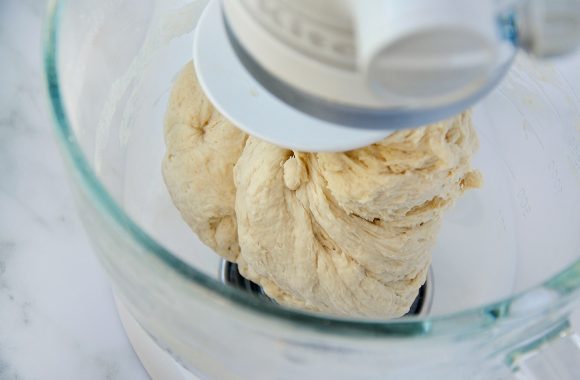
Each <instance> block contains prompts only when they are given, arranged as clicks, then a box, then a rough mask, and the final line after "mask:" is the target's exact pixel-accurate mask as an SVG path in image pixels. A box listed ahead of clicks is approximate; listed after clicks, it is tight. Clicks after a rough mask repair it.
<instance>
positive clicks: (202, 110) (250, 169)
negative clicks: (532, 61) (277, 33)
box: [163, 64, 481, 319]
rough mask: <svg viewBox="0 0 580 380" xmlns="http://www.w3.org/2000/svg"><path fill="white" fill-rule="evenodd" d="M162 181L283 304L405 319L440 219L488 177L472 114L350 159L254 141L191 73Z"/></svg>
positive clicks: (214, 241) (209, 237) (207, 236)
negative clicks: (478, 162) (476, 167)
mask: <svg viewBox="0 0 580 380" xmlns="http://www.w3.org/2000/svg"><path fill="white" fill-rule="evenodd" d="M165 139H166V144H167V154H166V156H165V159H164V163H163V173H164V177H165V181H166V184H167V187H168V189H169V191H170V194H171V196H172V198H173V201H174V203H175V205H176V207H177V208H178V209H179V210H180V212H181V214H182V216H183V218H184V219H185V221H186V222H187V223H188V224H189V226H190V227H191V228H192V230H193V231H194V232H195V233H196V234H198V236H199V237H200V239H201V240H202V241H203V242H204V243H205V244H207V245H208V246H210V247H211V248H213V249H214V250H215V251H216V252H217V253H218V254H220V255H222V256H224V257H225V258H227V259H228V260H231V261H235V262H237V263H238V265H239V268H240V271H241V273H242V274H243V275H244V276H245V277H246V278H248V279H250V280H252V281H254V282H256V283H258V284H259V285H261V286H262V287H263V288H264V290H265V292H266V293H267V294H268V295H269V296H270V297H272V298H274V299H275V300H276V301H278V302H279V303H281V304H283V305H289V306H295V307H299V308H302V309H307V310H312V311H319V312H324V313H329V314H334V315H343V316H364V317H373V318H381V319H384V318H393V317H399V316H402V315H403V314H405V313H406V312H407V311H408V310H409V308H410V306H411V304H412V303H413V301H414V299H415V297H416V296H417V293H418V290H419V288H420V287H421V285H422V284H423V283H424V282H425V278H426V275H427V271H428V268H429V265H430V263H431V256H430V250H431V249H432V247H433V245H434V243H435V239H436V236H437V232H438V230H439V226H440V224H441V217H442V215H443V213H444V212H445V210H447V209H448V208H449V207H450V206H451V205H452V204H453V202H454V200H455V199H457V198H458V197H459V196H460V195H461V194H462V193H463V191H464V190H466V189H468V188H472V187H478V186H479V185H480V183H481V177H480V175H479V173H478V172H476V171H473V170H472V169H471V167H470V160H471V157H472V155H473V154H474V152H475V151H476V150H477V147H478V141H477V135H476V133H475V130H474V128H473V126H472V123H471V117H470V114H469V112H465V113H463V114H461V115H458V116H457V117H454V118H451V119H449V120H446V121H444V122H441V123H437V124H434V125H430V126H427V127H423V128H418V129H414V130H404V131H398V132H395V133H393V134H391V135H390V136H389V137H387V138H386V139H385V140H383V141H380V142H378V143H376V144H373V145H370V146H368V147H365V148H362V149H357V150H354V151H349V152H343V153H302V152H295V151H291V150H287V149H283V148H280V147H277V146H274V145H271V144H269V143H266V142H264V141H261V140H259V139H257V138H254V137H247V136H246V135H245V134H244V133H243V132H240V131H239V130H238V129H236V128H235V127H234V126H233V125H232V124H231V123H229V122H228V121H227V120H226V119H224V118H223V117H222V116H221V115H220V114H219V113H218V112H217V111H216V110H215V109H214V108H213V107H212V106H211V104H210V103H209V102H208V100H207V99H206V98H205V96H204V94H203V93H202V92H201V90H200V88H199V85H198V84H197V81H196V79H195V74H194V70H193V66H192V65H191V64H188V65H187V66H186V67H185V69H184V70H183V72H182V73H181V74H180V76H179V78H178V80H177V82H176V85H175V87H174V89H173V92H172V94H171V99H170V102H169V108H168V111H167V118H166V125H165Z"/></svg>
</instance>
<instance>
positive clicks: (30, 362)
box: [0, 0, 148, 380]
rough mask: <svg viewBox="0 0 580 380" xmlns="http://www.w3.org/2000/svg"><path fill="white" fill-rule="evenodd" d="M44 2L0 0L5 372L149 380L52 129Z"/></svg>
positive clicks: (0, 281) (0, 285) (24, 379)
mask: <svg viewBox="0 0 580 380" xmlns="http://www.w3.org/2000/svg"><path fill="white" fill-rule="evenodd" d="M45 7H46V4H45V1H44V0H27V1H23V0H1V1H0V379H2V380H7V379H15V380H16V379H18V380H32V379H63V380H65V379H79V380H83V379H95V380H96V379H99V380H101V379H147V378H148V377H147V374H146V373H145V371H144V370H143V368H142V367H141V365H140V363H139V360H138V359H137V357H136V355H135V354H134V352H133V350H132V348H131V346H130V345H129V342H128V340H127V338H126V337H125V334H124V331H123V330H122V328H121V325H120V322H119V319H118V316H117V312H116V310H115V308H114V305H113V299H112V295H111V289H110V287H109V285H108V283H107V280H106V278H105V275H104V273H103V271H102V270H101V268H100V267H99V265H98V263H97V260H96V258H95V257H94V255H93V254H92V253H91V250H90V247H89V245H88V242H87V238H86V236H85V232H84V231H83V229H82V226H81V225H80V223H79V221H78V218H77V215H76V213H75V210H74V205H73V203H72V199H71V194H70V190H69V186H68V183H67V180H66V177H65V173H64V169H63V165H62V162H61V158H60V156H59V153H58V151H57V147H56V144H55V139H54V137H53V133H52V123H51V120H50V117H49V113H48V111H47V110H48V105H47V101H46V96H45V89H44V82H43V76H42V70H41V31H42V19H43V16H44V10H45Z"/></svg>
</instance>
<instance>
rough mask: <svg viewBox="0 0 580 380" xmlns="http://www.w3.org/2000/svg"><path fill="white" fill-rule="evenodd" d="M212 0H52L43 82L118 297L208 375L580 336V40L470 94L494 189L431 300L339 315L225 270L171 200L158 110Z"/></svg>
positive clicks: (495, 364) (494, 361)
mask: <svg viewBox="0 0 580 380" xmlns="http://www.w3.org/2000/svg"><path fill="white" fill-rule="evenodd" d="M204 3H205V1H193V2H185V1H179V0H171V1H155V0H147V1H143V0H115V1H106V2H101V1H90V0H76V1H65V0H62V1H52V2H51V3H50V5H49V13H48V20H47V25H46V34H45V69H46V79H47V83H48V90H49V95H50V100H51V104H52V108H53V113H54V116H55V124H56V133H57V135H58V137H59V142H60V145H61V147H62V151H63V155H64V157H65V160H66V162H67V164H68V168H69V173H70V177H71V179H72V183H73V187H74V189H75V196H76V201H77V204H78V208H79V211H80V214H81V217H82V220H83V222H84V224H85V226H86V229H87V231H88V232H89V236H90V238H91V240H92V243H93V245H94V248H95V252H96V254H97V255H98V257H99V258H100V261H101V263H102V265H103V266H104V267H105V269H106V271H107V272H108V274H109V276H110V279H111V282H112V284H113V286H114V288H115V290H116V293H117V294H118V295H119V298H120V299H121V301H122V302H123V304H124V305H125V306H126V307H127V309H128V310H129V312H130V313H131V314H132V316H133V317H134V318H135V319H136V320H137V321H138V322H139V324H140V325H141V326H142V327H143V328H144V329H145V330H146V331H147V332H148V333H149V334H150V335H151V336H152V337H153V338H154V339H155V341H156V342H157V343H158V344H159V345H160V346H161V347H163V348H164V349H165V350H166V351H167V352H169V353H171V355H172V356H173V357H175V358H176V359H177V360H178V361H179V362H180V363H182V364H183V365H184V366H185V367H187V368H188V369H189V370H190V371H192V372H193V373H195V374H198V375H199V376H201V377H204V378H205V377H209V378H216V379H249V378H260V379H261V378H268V379H270V378H297V379H298V378H319V379H323V378H332V379H352V378H358V379H374V378H377V379H379V378H380V379H387V378H394V379H400V378H407V379H414V378H418V379H421V378H425V376H426V374H428V376H429V378H431V379H468V378H482V379H490V378H493V376H496V377H498V378H499V376H502V375H505V374H509V373H510V372H511V371H517V370H520V371H521V370H522V369H525V368H526V366H525V365H523V364H522V363H523V362H522V359H521V358H526V357H529V356H530V355H525V354H526V353H530V352H532V353H533V352H536V351H537V350H538V348H539V347H545V345H546V344H548V343H546V342H551V341H552V339H553V338H555V337H565V338H566V337H569V336H570V335H569V325H568V323H567V318H568V315H569V313H570V311H571V310H572V308H573V307H574V306H575V304H578V303H579V302H580V259H579V258H580V230H579V228H580V100H579V97H578V96H579V95H578V94H579V93H580V70H578V66H579V64H580V55H575V56H573V57H568V58H566V59H562V60H560V61H558V62H552V63H544V64H539V63H537V62H534V61H533V60H531V59H529V58H527V57H526V56H523V55H521V56H519V57H518V58H517V60H516V63H515V65H514V67H513V68H512V70H511V71H510V73H509V74H508V77H507V79H506V80H505V81H504V82H503V83H502V84H501V86H500V87H499V88H497V89H496V90H495V91H494V92H493V93H492V94H491V95H490V96H488V97H487V98H486V99H485V100H484V101H483V102H481V103H480V104H478V105H477V106H476V107H475V109H474V121H475V125H476V128H477V129H478V131H479V135H480V140H481V149H480V152H479V154H478V156H477V157H476V159H475V162H474V166H475V167H477V168H479V169H480V170H481V171H482V172H483V174H484V177H485V186H484V187H483V188H482V189H481V190H477V191H472V192H470V193H468V194H466V195H465V197H464V198H463V199H461V200H460V201H459V202H458V204H457V205H456V207H455V208H454V209H453V210H452V211H451V212H450V213H449V215H447V218H446V219H445V223H444V226H443V228H442V231H441V235H440V237H439V240H438V244H437V247H436V248H435V250H434V252H433V270H434V289H435V290H434V300H433V308H432V311H431V313H430V315H427V316H425V317H421V318H419V317H415V318H403V319H399V320H392V321H373V320H353V319H340V318H336V317H328V316H324V315H318V314H311V313H306V312H302V311H299V310H292V309H288V308H283V307H280V306H278V305H275V304H271V303H268V302H265V301H263V300H261V299H260V298H257V297H253V296H252V295H249V294H246V293H244V292H242V291H240V290H237V289H235V288H232V287H229V286H226V285H224V284H222V283H221V282H220V281H219V277H218V267H219V259H218V257H217V255H215V254H214V253H213V252H212V251H211V250H210V249H209V248H207V247H205V246H204V245H203V244H201V242H200V241H199V240H197V238H196V237H195V236H194V235H193V233H191V231H190V230H189V228H188V227H187V226H186V225H185V223H184V222H182V220H181V218H180V217H179V214H178V212H177V211H176V210H175V208H174V207H173V205H172V204H171V201H170V199H169V196H168V194H167V192H166V190H165V186H164V184H163V180H162V177H161V169H160V168H161V160H162V157H163V153H164V143H163V130H162V129H163V128H162V126H163V116H164V112H165V108H166V105H167V99H168V95H169V90H170V88H171V86H172V82H173V80H174V78H175V76H176V73H177V72H178V71H179V70H180V69H181V67H182V66H183V65H184V64H185V63H186V62H187V61H188V60H190V59H191V44H192V32H193V29H194V27H195V23H196V20H197V18H198V16H199V14H200V12H201V10H202V9H203V5H204ZM548 345H549V344H548ZM565 346H566V345H565ZM250 347H251V349H249V348H250ZM566 347H568V346H566ZM568 348H569V347H568ZM568 348H567V349H568ZM566 352H569V351H566Z"/></svg>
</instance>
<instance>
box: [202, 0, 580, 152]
mask: <svg viewBox="0 0 580 380" xmlns="http://www.w3.org/2000/svg"><path fill="white" fill-rule="evenodd" d="M573 1H574V2H575V3H577V1H576V0H573ZM494 4H495V2H493V1H491V0H487V1H481V0H467V1H454V0H440V1H432V0H421V1H413V2H411V3H409V2H401V1H397V0H333V1H329V0H317V1H305V0H304V1H302V0H300V1H291V2H290V1H280V0H223V7H221V5H222V2H220V1H219V0H213V1H212V2H211V3H210V5H209V6H208V8H207V9H206V11H205V13H204V15H203V16H202V18H201V19H200V22H199V24H198V29H197V31H196V37H195V41H194V62H195V64H196V71H197V75H198V77H199V80H200V83H201V85H202V87H203V89H204V91H205V92H206V94H207V96H208V97H209V99H210V100H211V101H212V102H213V104H214V105H215V106H216V108H217V109H218V110H219V111H220V112H221V113H222V114H224V115H225V116H226V117H227V118H228V119H230V120H231V121H232V122H233V123H234V124H235V125H236V126H238V127H239V128H241V129H243V130H245V131H246V132H248V133H250V134H252V135H254V136H257V137H259V138H261V139H263V140H266V141H269V142H271V143H274V144H276V145H280V146H284V147H288V148H291V149H295V150H300V151H343V150H349V149H355V148H359V147H362V146H365V145H368V144H370V143H373V142H376V141H378V140H381V139H383V138H384V137H386V136H388V135H389V134H390V133H391V132H392V131H393V130H398V129H401V128H409V127H418V126H422V125H425V124H428V123H432V122H435V121H439V120H441V119H444V118H447V117H450V116H452V115H454V114H457V113H459V112H461V111H463V110H464V109H466V108H468V107H469V106H471V105H472V104H473V103H475V102H476V101H478V100H479V99H480V98H481V97H482V96H484V95H485V94H487V93H488V92H489V91H490V90H491V89H493V88H494V87H495V85H496V84H497V83H498V82H499V81H500V80H501V78H502V77H503V75H504V74H505V73H506V72H507V71H508V70H509V67H510V64H511V59H512V58H513V56H514V54H515V47H514V46H513V43H512V42H513V41H507V40H505V39H503V40H502V37H501V36H500V32H499V28H498V27H497V22H496V16H497V15H496V9H495V8H494Z"/></svg>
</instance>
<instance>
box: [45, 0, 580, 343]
mask: <svg viewBox="0 0 580 380" xmlns="http://www.w3.org/2000/svg"><path fill="white" fill-rule="evenodd" d="M65 3H66V0H50V1H49V3H48V8H47V14H46V18H45V25H44V35H43V67H44V77H45V78H44V79H45V85H46V89H47V94H48V98H49V103H50V109H51V114H52V119H53V124H54V129H55V133H56V135H57V139H58V142H59V145H60V148H61V152H62V154H63V156H64V158H65V160H66V161H67V162H70V163H71V165H70V167H71V168H72V171H73V173H74V174H75V176H74V178H76V180H78V181H79V182H80V184H81V185H82V187H83V188H84V189H86V192H87V194H88V196H89V199H90V201H91V202H95V204H97V205H98V206H99V207H98V211H99V212H102V213H105V214H106V215H108V216H109V217H110V219H111V220H113V221H114V222H115V223H116V224H117V226H118V227H119V228H121V229H122V230H123V231H125V233H127V234H128V235H129V236H130V237H131V238H132V239H133V240H134V241H135V242H136V243H137V244H139V245H140V246H142V247H143V248H144V250H145V252H148V253H150V254H152V255H154V256H155V257H157V258H158V259H159V260H160V261H161V262H162V264H163V265H166V266H167V267H169V268H170V269H172V270H173V271H175V272H176V274H177V275H178V276H183V277H184V278H185V279H186V280H188V281H190V282H191V283H192V284H193V285H194V286H198V287H202V288H204V289H205V290H209V291H210V292H212V293H213V294H215V295H217V296H218V297H221V298H222V299H225V300H229V301H232V302H233V303H234V306H239V307H242V308H246V309H250V310H249V311H250V312H254V313H258V314H263V315H264V316H266V317H270V318H274V319H277V320H280V321H282V322H285V323H290V324H293V325H297V326H298V327H307V328H314V329H316V330H319V331H324V332H326V333H344V332H345V331H347V332H348V334H349V335H355V336H357V335H365V336H368V335H369V334H370V335H372V336H373V337H392V336H394V335H396V336H416V335H417V334H418V333H419V334H425V333H427V332H430V333H431V334H433V333H434V332H435V334H446V333H449V332H458V331H463V332H465V330H469V331H471V330H475V329H480V328H483V327H489V326H491V325H494V324H495V323H496V322H498V321H500V320H505V319H507V318H509V317H510V306H511V305H512V303H513V302H514V301H516V300H518V299H521V298H523V297H526V296H533V294H534V292H542V291H545V290H546V289H549V290H551V291H556V292H557V294H558V295H559V297H556V299H554V300H552V301H551V302H549V303H544V304H542V305H541V307H540V308H538V309H536V310H535V312H537V313H541V312H543V311H545V310H547V309H550V310H552V309H554V308H560V307H561V306H562V305H566V304H567V303H569V301H570V299H571V298H576V297H577V294H580V259H578V260H576V261H575V262H573V263H571V264H570V265H568V266H567V267H566V268H565V269H563V270H561V271H560V272H558V273H557V274H555V275H553V276H552V277H550V278H548V279H547V280H545V281H544V282H542V283H540V284H538V285H536V286H533V287H531V288H528V289H525V290H522V291H519V292H516V293H514V294H512V295H510V296H508V297H505V298H503V299H500V300H498V301H495V302H491V303H487V304H484V305H480V306H476V307H471V308H467V309H464V310H460V311H457V312H453V313H449V314H440V315H434V316H429V315H427V316H425V317H409V318H404V319H393V320H367V319H362V320H361V319H350V318H344V317H335V316H327V315H319V314H315V313H308V312H305V311H301V310H296V309H290V308H286V307H281V306H278V305H275V304H272V303H269V302H265V301H263V300H261V299H259V298H257V297H252V296H250V295H248V294H246V293H245V292H243V291H241V290H238V289H235V288H232V287H230V286H227V285H225V284H223V283H221V282H220V281H219V280H218V279H216V278H213V277H211V276H209V275H206V274H204V273H202V272H200V271H198V270H197V269H195V268H194V267H192V266H191V265H189V264H187V263H186V262H185V261H183V260H181V259H180V258H179V257H177V256H175V255H173V254H172V253H171V252H170V251H169V250H167V249H166V248H164V247H163V246H162V245H161V244H160V243H158V242H157V241H156V240H155V239H153V238H152V237H151V236H149V235H148V234H147V233H146V232H145V231H144V230H143V229H142V228H141V227H139V225H138V224H137V223H135V222H134V221H133V220H132V219H131V218H130V217H129V216H128V215H127V214H126V213H125V212H124V210H123V208H122V207H120V206H119V205H118V204H117V202H115V200H114V199H113V197H112V196H111V195H110V194H109V192H108V191H107V190H106V188H105V186H104V185H103V184H102V183H101V182H100V181H99V179H98V177H97V175H96V173H95V172H94V170H93V169H92V168H91V165H90V164H89V161H88V160H87V159H86V157H85V155H84V153H83V152H82V148H81V147H80V145H79V144H78V142H77V139H76V136H75V134H74V132H73V129H72V128H71V124H70V122H69V118H68V116H67V115H68V113H67V111H66V108H65V105H64V103H63V101H62V91H61V86H60V81H59V72H58V53H59V50H58V47H59V44H58V43H59V32H60V18H61V13H62V11H63V7H64V4H65ZM532 314H533V313H532ZM528 316H530V314H528ZM458 326H463V327H464V328H463V329H458Z"/></svg>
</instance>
